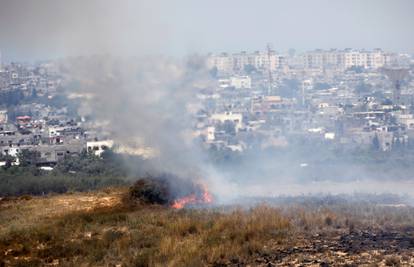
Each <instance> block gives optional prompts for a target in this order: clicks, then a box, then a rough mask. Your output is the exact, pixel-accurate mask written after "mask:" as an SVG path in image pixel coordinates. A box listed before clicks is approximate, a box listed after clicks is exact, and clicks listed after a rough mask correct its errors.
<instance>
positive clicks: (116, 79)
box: [0, 0, 413, 199]
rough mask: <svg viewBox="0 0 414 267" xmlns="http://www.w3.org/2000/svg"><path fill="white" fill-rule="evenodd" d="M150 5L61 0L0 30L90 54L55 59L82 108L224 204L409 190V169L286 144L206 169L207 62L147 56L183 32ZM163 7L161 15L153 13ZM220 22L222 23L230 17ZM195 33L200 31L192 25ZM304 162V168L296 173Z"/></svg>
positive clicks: (58, 49) (35, 43) (57, 49)
mask: <svg viewBox="0 0 414 267" xmlns="http://www.w3.org/2000/svg"><path fill="white" fill-rule="evenodd" d="M6 2H7V4H8V5H7V9H8V10H10V11H11V12H9V13H10V14H12V15H13V14H14V12H13V11H16V10H18V9H21V5H22V1H15V0H13V1H6ZM151 2H152V3H151V4H149V2H146V3H145V2H144V1H125V2H122V4H121V3H120V2H119V1H117V2H115V1H107V0H100V1H78V0H76V1H70V2H67V3H70V4H65V5H63V4H62V1H44V2H43V3H40V4H39V2H38V1H36V2H34V1H33V2H28V1H25V3H24V4H25V7H24V10H27V12H24V13H23V14H22V16H25V17H28V18H30V19H28V20H27V21H31V20H33V21H36V23H35V25H36V30H30V31H26V30H24V29H26V26H28V25H27V24H26V25H24V24H19V25H18V26H16V27H14V28H10V29H8V28H7V27H4V29H3V27H2V31H5V32H6V34H4V36H8V38H11V39H13V40H14V42H15V43H16V44H23V43H26V40H27V39H26V38H29V39H30V45H31V46H32V50H31V52H33V51H34V52H39V54H44V51H43V50H44V47H49V46H47V45H45V42H50V43H53V44H54V45H53V48H54V49H52V50H51V51H50V53H51V54H53V53H56V54H62V51H64V52H63V54H65V55H88V56H83V57H73V58H69V59H65V60H62V61H61V62H60V67H61V71H62V73H63V74H64V75H68V76H67V77H69V79H72V80H74V81H76V82H78V86H76V87H77V89H78V90H79V93H83V94H91V95H93V97H92V98H90V99H88V100H86V102H84V103H83V106H82V108H81V110H80V112H82V113H83V114H84V115H91V116H93V117H94V118H96V119H98V120H100V121H105V122H107V123H108V125H109V127H107V128H110V129H111V132H112V135H113V137H114V139H115V140H116V141H117V143H120V144H122V145H126V146H131V145H132V146H136V147H151V148H154V149H155V151H156V155H157V157H156V159H155V160H152V161H151V163H150V164H152V165H153V166H152V167H153V168H154V169H157V170H158V171H160V172H172V173H174V174H177V175H180V176H184V177H192V178H194V179H199V178H201V179H203V181H204V182H205V183H206V184H207V185H208V186H209V187H210V188H211V190H212V193H213V194H216V195H218V196H220V197H221V199H230V198H233V197H237V196H239V195H249V196H254V195H267V196H272V195H283V194H285V195H288V194H296V195H298V194H302V193H304V194H306V193H314V194H317V193H321V192H322V193H353V192H368V193H377V192H391V193H394V192H396V193H400V192H402V193H407V194H412V193H413V192H412V190H410V189H409V188H410V187H409V186H407V184H405V183H398V182H397V183H395V182H393V179H394V178H401V179H402V178H404V179H406V180H407V179H409V178H411V177H410V174H409V171H404V170H403V171H401V172H400V173H397V172H391V173H389V174H390V175H396V176H392V177H391V178H389V177H388V182H387V183H383V182H382V181H383V180H384V179H383V178H381V179H379V177H378V176H379V175H381V174H382V173H381V172H380V171H379V170H372V169H369V168H368V167H365V166H363V165H361V164H359V165H355V164H339V163H340V161H341V160H340V159H334V160H326V161H325V162H324V161H323V160H319V161H318V160H316V162H317V163H315V164H313V162H307V161H304V160H307V159H306V157H302V158H301V157H299V155H301V154H303V153H309V154H318V149H315V148H313V151H311V152H310V151H305V152H302V148H297V147H296V148H292V149H293V150H295V153H291V155H290V157H288V156H286V154H284V153H279V154H277V155H271V154H270V155H269V154H264V153H262V152H260V151H258V152H257V153H253V154H250V155H247V156H245V157H244V159H243V160H242V161H240V162H238V163H233V164H229V165H228V166H224V167H223V166H221V167H217V166H214V165H213V164H211V163H210V162H209V161H208V159H207V157H206V155H205V154H204V153H203V152H202V151H201V150H200V148H199V146H198V145H197V144H195V143H194V142H193V138H192V136H191V134H192V127H193V123H194V121H193V117H192V115H193V114H194V112H195V111H196V110H197V107H198V106H197V105H198V100H197V98H196V97H195V96H196V94H197V92H198V90H199V89H202V88H206V87H208V86H209V84H210V83H211V80H210V78H209V75H208V70H207V68H206V66H205V62H204V59H203V58H202V57H199V56H188V57H186V59H184V60H176V59H172V58H169V57H165V56H159V55H154V54H163V53H165V51H168V49H169V46H170V45H171V43H172V40H173V39H174V38H172V35H173V33H172V32H174V31H175V32H179V30H181V29H179V30H177V29H174V31H172V32H171V31H170V30H171V27H173V26H172V25H169V24H168V23H166V20H163V18H161V17H162V16H161V15H162V14H164V13H168V12H166V10H168V7H171V6H168V5H166V4H165V2H164V3H161V2H160V1H155V3H154V2H153V1H151ZM16 3H17V4H16ZM19 3H20V4H19ZM170 5H171V4H170ZM161 7H162V8H163V10H164V11H163V12H161V13H159V10H160V8H161ZM295 8H296V7H295ZM3 10H5V9H3ZM407 10H408V9H407ZM20 12H21V11H20ZM249 13H250V10H249ZM328 13H329V12H328ZM0 14H1V13H0ZM160 14H161V15H160ZM364 16H365V14H364ZM2 17H3V16H2ZM223 17H226V21H227V20H228V18H227V14H226V16H223ZM243 19H244V18H243ZM209 22H210V18H209ZM249 23H250V21H249ZM324 24H326V23H324ZM265 25H268V23H267V22H266V24H265ZM29 28H30V29H31V27H29ZM255 30H256V29H255ZM192 31H194V32H197V29H196V27H194V28H192ZM15 32H16V33H19V32H20V33H22V32H26V33H27V34H26V35H25V34H16V33H15ZM252 32H253V31H252ZM330 32H331V30H330ZM226 34H227V33H226ZM290 34H291V31H289V35H290ZM383 35H384V34H382V33H381V36H383ZM38 36H41V38H39V37H38ZM23 37H24V38H23ZM243 37H245V32H243ZM226 38H228V36H227V35H226ZM251 39H253V38H251ZM330 39H334V38H330ZM46 40H47V41H46ZM262 41H263V40H262ZM265 41H269V40H265ZM240 43H242V42H240ZM262 43H264V42H262ZM182 49H184V48H182ZM18 50H22V49H20V48H19V49H18ZM149 54H152V56H148V55H149ZM90 55H94V56H90ZM303 158H305V159H303ZM314 161H315V160H314ZM302 163H306V164H308V165H306V166H307V167H301V164H302ZM328 163H329V164H328ZM328 165H329V166H328ZM303 166H305V165H303ZM361 166H362V167H361ZM397 176H398V177H397ZM359 180H363V181H362V182H360V181H359ZM390 181H391V182H390ZM393 185H394V186H393ZM411 188H412V187H411Z"/></svg>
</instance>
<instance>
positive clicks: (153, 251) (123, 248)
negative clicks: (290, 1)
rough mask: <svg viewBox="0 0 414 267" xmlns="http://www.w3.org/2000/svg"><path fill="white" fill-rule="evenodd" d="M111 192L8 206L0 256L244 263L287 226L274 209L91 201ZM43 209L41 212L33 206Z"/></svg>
mask: <svg viewBox="0 0 414 267" xmlns="http://www.w3.org/2000/svg"><path fill="white" fill-rule="evenodd" d="M116 195H117V192H116V191H114V192H112V193H110V194H105V193H101V195H100V197H97V199H96V201H95V202H94V203H95V204H92V202H88V204H87V205H84V206H82V205H81V204H82V203H85V201H83V200H85V197H86V196H83V198H82V196H81V195H65V196H53V197H50V198H34V199H30V200H21V201H17V202H15V203H14V204H11V203H8V204H7V205H5V206H3V208H2V210H1V212H0V214H1V215H0V216H2V218H5V217H7V216H9V215H11V214H14V217H13V218H12V219H11V220H9V223H5V222H4V221H3V223H2V224H1V225H2V232H1V234H0V250H1V251H3V254H4V256H2V257H3V259H2V260H3V261H4V262H6V263H7V264H10V265H17V266H18V265H24V266H30V265H31V266H41V265H44V264H47V263H50V264H52V263H55V264H56V263H59V265H63V266H65V265H66V266H74V265H77V266H111V265H113V266H114V265H117V264H121V263H122V266H204V265H207V264H209V265H210V264H219V263H224V262H226V261H228V260H230V259H231V260H233V261H235V260H237V261H246V260H248V258H249V257H252V256H253V255H254V254H255V253H262V252H264V251H266V249H267V247H270V246H274V244H276V243H278V242H279V243H280V242H282V241H283V240H286V239H287V237H288V233H289V230H290V223H289V221H288V220H287V219H286V218H285V217H284V216H282V215H281V213H280V211H279V210H278V209H275V208H271V207H267V206H259V207H256V208H254V209H251V210H241V209H237V210H233V211H231V212H223V211H217V210H180V211H177V210H172V209H170V208H168V207H161V206H141V207H138V208H136V209H135V210H129V209H125V208H123V207H122V206H119V205H114V206H111V207H108V206H105V205H100V204H97V203H101V202H102V198H108V197H109V198H111V197H113V198H114V199H116ZM71 198H73V200H70V199H71ZM77 199H83V200H82V201H80V202H77V201H78V200H77ZM57 200H61V201H60V202H59V201H57ZM71 201H72V202H71ZM53 203H54V204H53ZM63 203H65V204H63ZM68 203H72V204H73V205H69V204H68ZM113 203H118V201H115V200H114V201H113ZM26 204H27V205H26ZM36 205H37V206H36ZM51 206H53V207H54V208H53V210H54V212H52V213H48V216H44V215H45V211H37V209H40V208H41V209H47V208H50V207H51ZM64 207H66V208H65V209H63V208H64ZM69 207H72V208H69ZM92 207H94V208H92ZM61 208H62V209H61ZM69 210H70V212H69ZM20 219H23V220H22V221H20ZM0 259H1V258H0Z"/></svg>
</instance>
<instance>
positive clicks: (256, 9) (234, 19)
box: [0, 0, 414, 61]
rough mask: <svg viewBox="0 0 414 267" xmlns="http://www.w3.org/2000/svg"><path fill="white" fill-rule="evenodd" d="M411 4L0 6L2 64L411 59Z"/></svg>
mask: <svg viewBox="0 0 414 267" xmlns="http://www.w3.org/2000/svg"><path fill="white" fill-rule="evenodd" d="M413 9H414V3H413V2H412V1H410V0H395V1H387V0H366V1H358V0H347V1H344V0H336V1H329V0H312V1H303V0H302V1H301V0H294V1H269V0H260V1H254V2H253V1H244V0H242V1H235V0H231V1H219V0H213V1H190V0H178V1H159V0H156V1H108V0H103V1H97V0H92V1H80V0H75V1H61V0H58V1H54V0H41V1H24V0H17V1H16V0H3V1H1V3H0V25H1V28H0V43H1V47H0V48H1V51H2V53H3V55H4V56H3V60H6V61H13V60H41V59H50V58H57V57H63V56H76V55H79V54H83V55H85V54H97V53H110V54H124V55H145V54H165V55H173V56H183V55H186V54H190V53H207V52H221V51H231V52H236V51H240V50H260V49H263V47H264V45H265V44H267V43H272V44H273V45H274V49H276V50H277V51H281V52H282V51H287V50H288V49H290V48H294V49H296V50H298V51H305V50H313V49H317V48H322V49H329V48H359V49H362V48H365V49H373V48H377V47H380V48H383V49H386V50H391V51H395V52H397V51H398V52H409V53H412V52H414V51H413V46H412V44H413V43H414V37H413V36H414V32H413V31H414V30H413V27H412V25H414V18H413V16H412V13H411V10H413Z"/></svg>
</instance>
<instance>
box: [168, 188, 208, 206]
mask: <svg viewBox="0 0 414 267" xmlns="http://www.w3.org/2000/svg"><path fill="white" fill-rule="evenodd" d="M201 188H202V194H200V195H197V194H195V193H192V194H190V195H188V196H185V197H182V198H179V199H176V200H175V201H174V203H173V204H172V205H171V207H172V208H174V209H182V208H184V207H185V206H186V205H190V204H207V203H211V202H213V196H212V195H211V194H210V192H208V190H207V188H206V187H205V186H202V187H201Z"/></svg>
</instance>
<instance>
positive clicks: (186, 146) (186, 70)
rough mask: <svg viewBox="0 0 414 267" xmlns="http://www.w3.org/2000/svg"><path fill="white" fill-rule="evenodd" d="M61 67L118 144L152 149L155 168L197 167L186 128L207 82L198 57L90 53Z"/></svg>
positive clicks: (188, 171) (191, 171)
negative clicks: (199, 93)
mask: <svg viewBox="0 0 414 267" xmlns="http://www.w3.org/2000/svg"><path fill="white" fill-rule="evenodd" d="M62 70H63V72H65V73H67V74H68V76H69V79H73V80H74V81H76V82H78V83H79V85H80V88H79V90H80V93H82V94H89V95H92V98H89V99H87V100H86V103H84V104H85V105H86V106H87V107H89V109H90V111H91V114H90V115H92V116H93V117H94V118H96V119H98V120H100V121H106V122H107V123H108V129H109V130H110V131H111V132H112V136H113V137H114V138H115V141H116V142H117V143H118V144H120V145H124V146H133V147H141V148H142V147H150V148H152V149H154V150H155V152H156V155H157V160H158V161H159V166H158V167H159V169H160V171H161V170H164V171H169V172H174V173H175V174H179V175H186V176H188V175H195V174H197V173H199V172H200V170H199V168H200V162H201V155H200V153H199V151H198V148H197V146H194V145H193V137H192V132H191V129H192V123H193V118H192V115H193V114H194V112H195V111H197V107H194V105H196V103H197V101H196V97H195V96H196V93H197V91H198V89H199V88H200V87H204V86H206V85H207V84H208V82H209V81H208V76H207V75H206V74H207V72H206V69H205V67H204V60H203V58H200V57H197V56H192V57H189V58H188V59H187V60H186V61H185V62H177V61H175V60H173V59H168V58H162V57H155V58H154V57H151V58H144V59H143V58H140V59H137V58H134V59H121V58H116V57H111V56H94V57H84V58H74V59H71V60H66V61H64V62H63V64H62ZM191 105H193V106H191Z"/></svg>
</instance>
